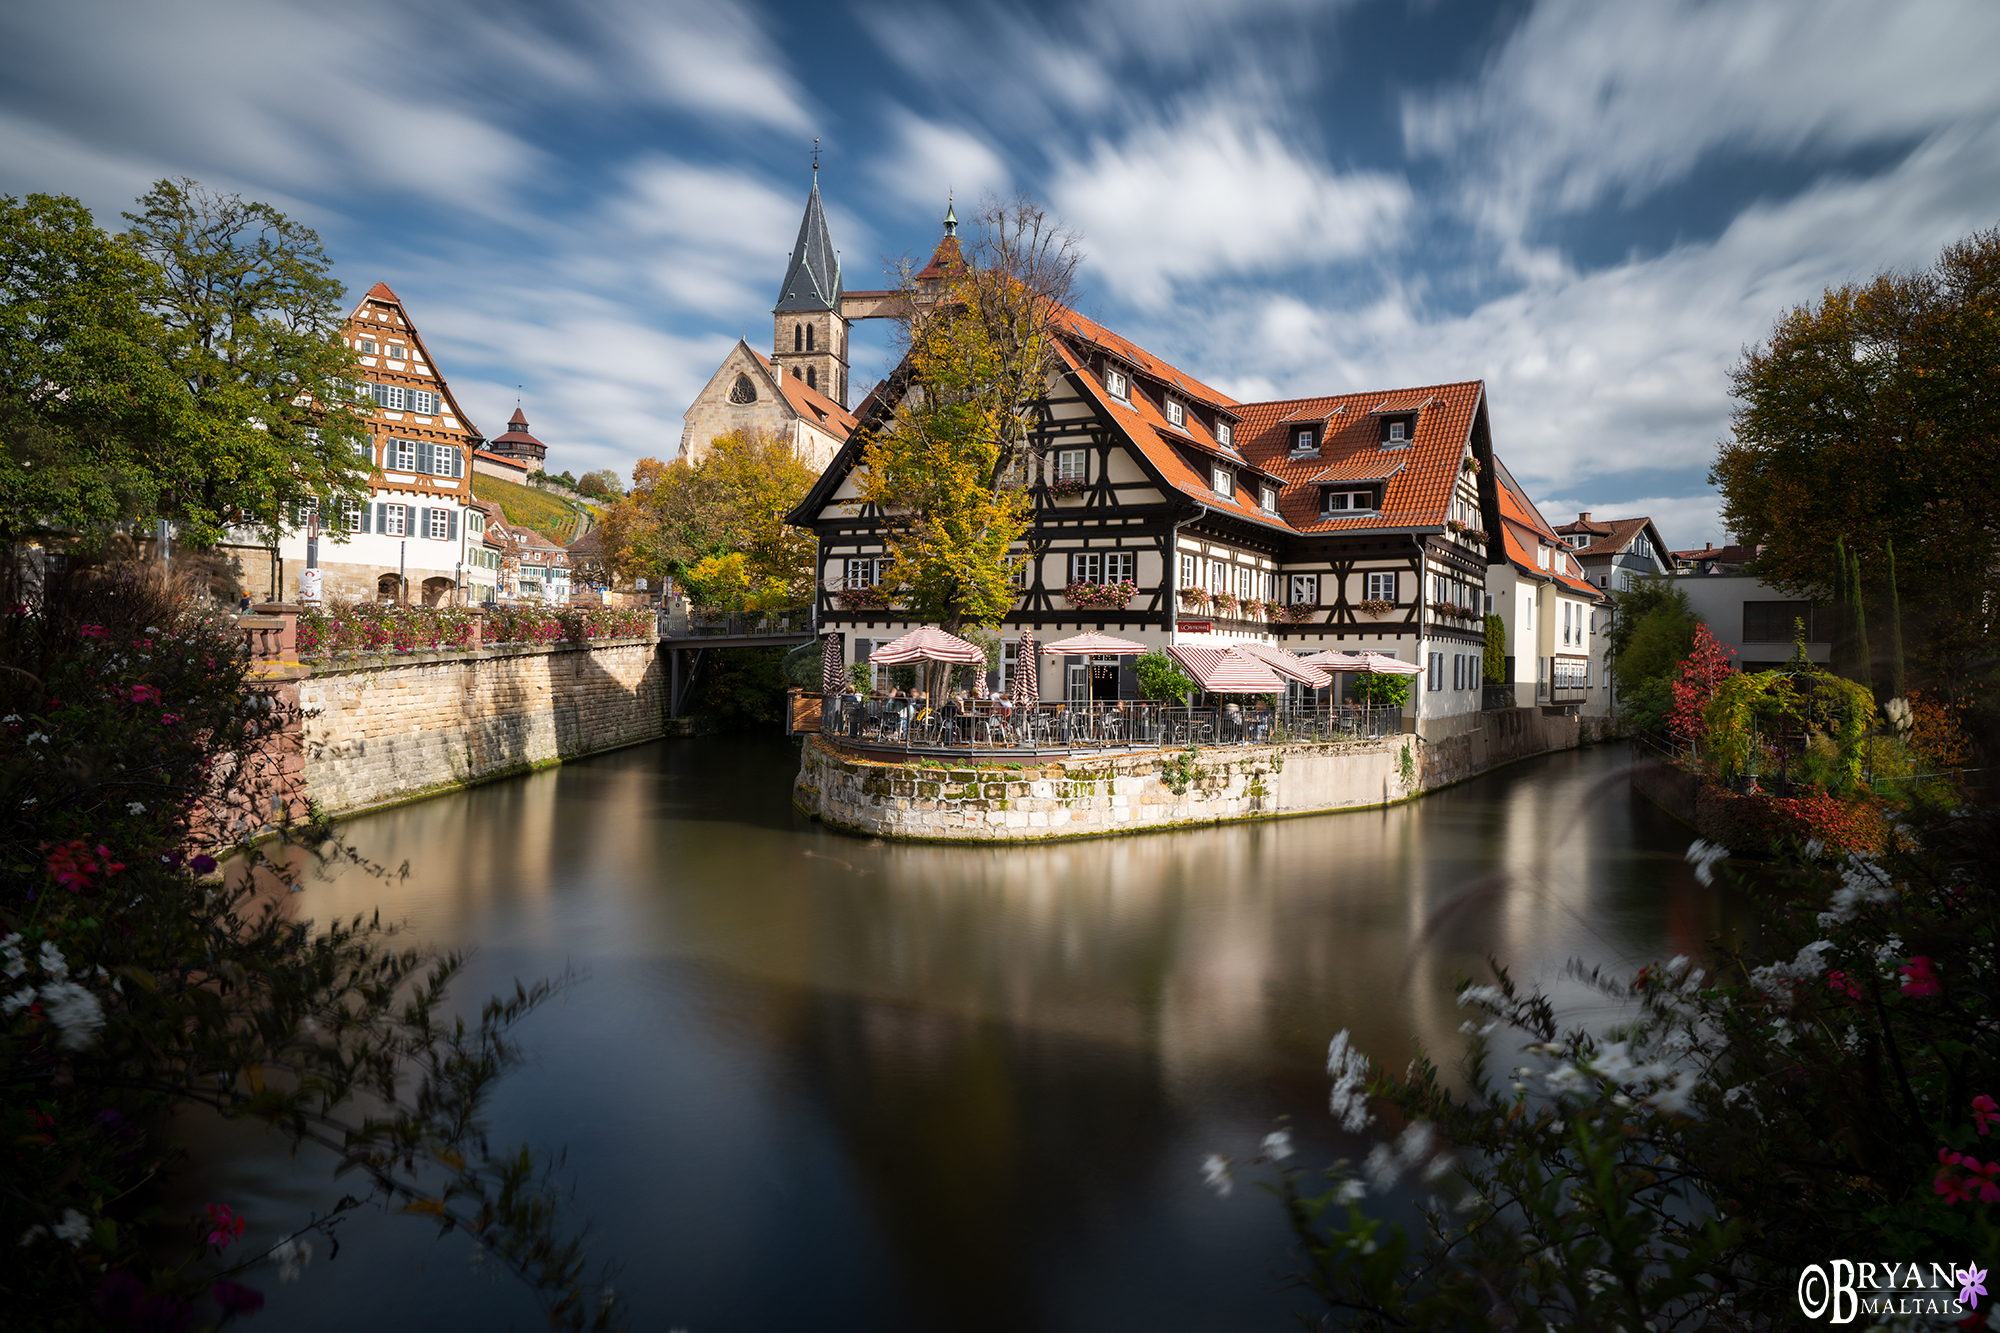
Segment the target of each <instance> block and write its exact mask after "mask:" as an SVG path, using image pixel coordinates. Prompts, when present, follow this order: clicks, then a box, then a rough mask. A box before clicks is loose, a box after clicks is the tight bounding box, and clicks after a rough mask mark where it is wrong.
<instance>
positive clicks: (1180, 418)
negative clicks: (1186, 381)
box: [1167, 398, 1187, 430]
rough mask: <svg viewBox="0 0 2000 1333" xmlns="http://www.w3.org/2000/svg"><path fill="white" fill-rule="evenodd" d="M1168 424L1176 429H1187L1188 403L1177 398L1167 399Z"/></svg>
mask: <svg viewBox="0 0 2000 1333" xmlns="http://www.w3.org/2000/svg"><path fill="white" fill-rule="evenodd" d="M1167 424H1168V425H1169V426H1172V427H1174V428H1175V429H1176V430H1186V429H1187V404H1186V403H1183V402H1180V401H1179V400H1177V399H1173V398H1169V399H1167Z"/></svg>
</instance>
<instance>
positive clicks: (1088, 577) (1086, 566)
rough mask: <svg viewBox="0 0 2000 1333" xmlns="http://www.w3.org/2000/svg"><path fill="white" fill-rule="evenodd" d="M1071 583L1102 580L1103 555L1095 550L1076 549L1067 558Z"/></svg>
mask: <svg viewBox="0 0 2000 1333" xmlns="http://www.w3.org/2000/svg"><path fill="white" fill-rule="evenodd" d="M1069 581H1070V582H1071V583H1102V582H1104V557H1103V556H1102V555H1099V554H1098V553H1097V552H1095V551H1076V552H1073V553H1072V554H1071V555H1070V558H1069Z"/></svg>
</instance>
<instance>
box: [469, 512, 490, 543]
mask: <svg viewBox="0 0 2000 1333" xmlns="http://www.w3.org/2000/svg"><path fill="white" fill-rule="evenodd" d="M465 530H466V531H467V532H468V533H470V534H471V535H473V536H474V537H478V536H481V535H483V534H484V533H485V531H486V515H484V514H482V513H480V512H479V511H478V510H477V509H468V510H466V511H465Z"/></svg>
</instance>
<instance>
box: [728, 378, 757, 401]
mask: <svg viewBox="0 0 2000 1333" xmlns="http://www.w3.org/2000/svg"><path fill="white" fill-rule="evenodd" d="M729 401H730V402H732V403H754V402H756V401H757V386H756V385H754V384H752V383H751V382H750V377H749V376H748V375H738V376H737V377H736V383H734V384H732V385H730V386H729Z"/></svg>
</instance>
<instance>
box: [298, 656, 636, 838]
mask: <svg viewBox="0 0 2000 1333" xmlns="http://www.w3.org/2000/svg"><path fill="white" fill-rule="evenodd" d="M298 689H299V702H300V704H301V705H302V707H303V709H304V712H305V719H304V730H305V734H304V753H305V780H306V791H307V794H308V795H309V796H310V797H311V798H312V799H313V800H314V801H316V802H317V803H318V804H319V805H320V806H321V807H322V808H323V809H325V810H326V811H327V812H328V813H331V814H339V813H342V812H345V811H352V810H361V809H366V808H368V807H370V806H375V805H382V804H385V803H388V802H392V801H397V800H405V799H408V798H410V797H412V796H418V795H423V794H425V793H427V792H432V791H439V790H444V789H448V788H451V787H457V786H464V785H466V784H468V783H472V782H479V781H484V780H486V779H489V778H495V777H501V776H504V775H506V774H509V773H518V772H524V771H527V770H529V769H534V768H539V767H544V766H546V765H548V764H551V763H556V762H559V761H561V760H564V759H573V758H576V757H578V756H581V755H586V754H594V753H596V752H598V751H600V750H610V749H615V748H616V747H618V746H621V745H630V744H633V743H634V742H637V741H645V740H654V739H657V738H658V737H660V736H662V735H664V734H665V708H664V701H665V687H664V684H663V680H662V673H661V669H660V661H659V653H658V651H657V649H656V646H655V644H654V641H653V640H652V639H650V638H646V639H602V640H595V641H592V642H589V643H556V644H535V645H522V646H510V645H503V646H499V647H487V648H477V649H472V650H470V651H458V652H420V653H399V654H396V655H394V656H384V657H353V658H342V659H339V660H337V661H333V662H314V663H312V664H311V674H310V675H309V676H308V677H307V678H306V679H304V680H302V681H300V682H299V686H298Z"/></svg>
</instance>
